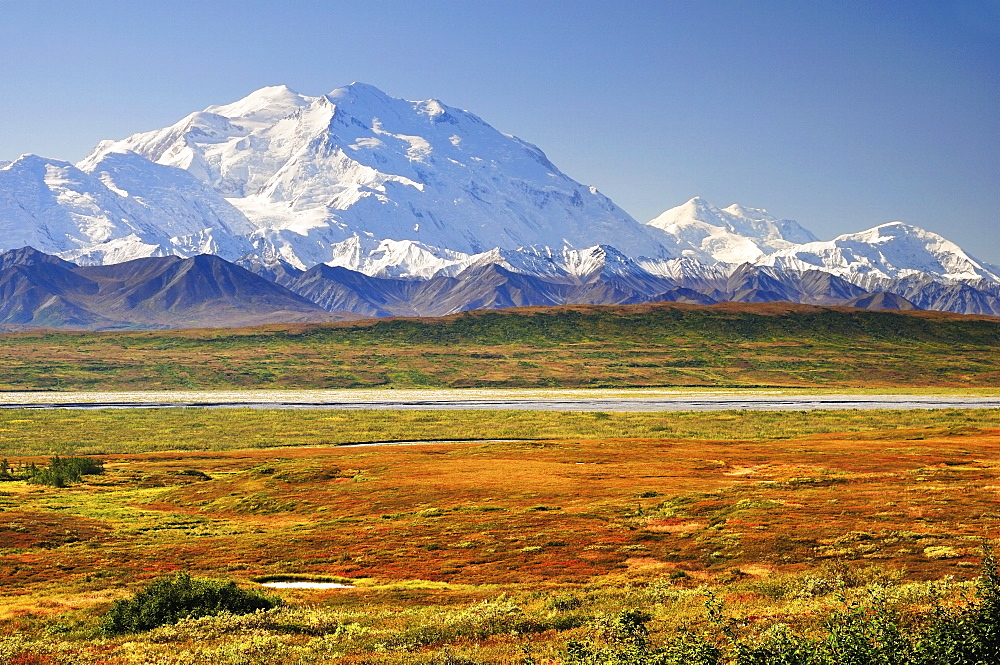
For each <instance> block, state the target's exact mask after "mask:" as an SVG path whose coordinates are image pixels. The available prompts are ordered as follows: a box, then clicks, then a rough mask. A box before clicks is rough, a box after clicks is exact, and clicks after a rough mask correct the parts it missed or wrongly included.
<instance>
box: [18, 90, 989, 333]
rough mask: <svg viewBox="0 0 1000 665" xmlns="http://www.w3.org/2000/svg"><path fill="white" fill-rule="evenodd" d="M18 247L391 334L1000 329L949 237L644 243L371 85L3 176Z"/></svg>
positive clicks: (559, 179)
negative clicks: (283, 295)
mask: <svg viewBox="0 0 1000 665" xmlns="http://www.w3.org/2000/svg"><path fill="white" fill-rule="evenodd" d="M24 246H32V247H35V248H36V249H38V250H41V251H43V252H46V253H48V254H52V255H56V256H58V257H61V258H63V259H67V260H69V261H73V262H75V263H76V264H79V265H81V266H87V265H107V264H117V263H122V262H125V261H131V260H134V259H140V258H146V257H163V256H171V255H175V256H179V257H185V258H188V257H194V256H196V255H198V254H204V253H207V254H215V255H218V256H219V257H221V258H222V259H225V260H227V261H234V262H237V261H238V263H239V265H241V266H243V267H244V268H247V269H248V270H250V271H252V272H254V273H256V274H257V275H260V276H265V277H267V278H268V279H271V280H272V281H277V282H279V283H285V282H287V285H288V286H290V287H292V286H294V287H295V290H296V292H297V293H299V294H300V295H303V296H304V297H309V298H313V297H314V298H315V302H320V304H321V305H323V306H324V307H330V306H332V305H333V304H338V303H339V305H344V306H347V305H348V304H350V303H355V305H356V306H357V307H358V308H359V309H358V310H357V312H358V313H372V312H377V313H379V314H380V315H383V314H385V313H387V312H395V313H404V312H405V313H419V312H433V313H440V312H445V311H460V310H461V309H463V308H468V307H471V306H504V303H508V304H510V303H520V304H529V303H534V304H552V303H555V302H593V303H598V302H614V303H626V302H646V301H649V300H650V299H657V298H659V299H664V300H670V299H684V300H686V301H688V302H713V301H722V300H749V301H766V300H775V299H789V300H797V301H799V302H809V303H815V304H838V303H864V304H865V306H869V305H870V306H890V305H891V306H909V305H906V303H909V304H910V305H913V306H916V307H921V308H931V309H949V310H951V311H960V312H967V313H984V314H1000V268H997V267H996V266H992V265H990V264H987V263H984V262H982V261H979V260H977V259H975V258H974V257H972V256H971V255H969V254H968V253H966V252H965V251H964V250H962V248H960V247H958V246H957V245H955V244H954V243H951V242H949V241H948V240H946V239H944V238H942V237H941V236H939V235H937V234H934V233H931V232H928V231H925V230H922V229H918V228H916V227H912V226H907V225H906V224H903V223H901V222H892V223H890V224H884V225H881V226H878V227H875V228H873V229H869V230H867V231H862V232H859V233H853V234H846V235H842V236H839V237H837V238H835V239H833V240H831V241H820V240H819V239H817V238H816V236H814V235H813V234H812V233H810V232H809V231H808V230H806V229H805V228H803V227H802V226H801V225H799V224H798V223H797V222H795V221H792V220H787V219H780V218H777V217H774V216H772V215H770V214H769V213H768V212H767V211H765V210H763V209H759V208H749V207H743V206H740V205H736V204H734V205H731V206H729V207H726V208H717V207H715V206H713V205H712V204H711V203H709V202H707V201H705V200H703V199H701V198H694V199H691V200H690V201H688V202H686V203H684V204H682V205H679V206H676V207H674V208H670V209H669V210H667V211H665V212H664V213H663V214H661V215H659V216H658V217H656V218H655V219H653V220H651V221H649V222H648V223H646V224H640V223H639V222H637V221H636V220H635V219H633V218H632V217H631V216H629V215H628V214H627V213H626V212H625V211H623V210H622V209H621V208H619V207H618V206H617V205H615V204H614V203H613V202H612V201H611V200H610V199H608V198H607V197H605V196H604V195H602V194H601V193H600V192H598V191H597V190H595V189H594V188H592V187H587V186H585V185H582V184H580V183H578V182H576V181H574V180H572V179H571V178H569V177H568V176H566V175H565V174H564V173H562V172H561V171H560V170H559V169H558V168H557V167H556V166H554V165H553V164H552V163H551V162H550V161H549V160H548V159H547V158H546V156H545V155H544V153H542V151H541V150H539V149H538V148H537V147H535V146H534V145H531V144H530V143H527V142H525V141H522V140H520V139H518V138H516V137H513V136H510V135H506V134H503V133H501V132H499V131H498V130H496V129H494V128H493V127H491V126H490V125H488V124H487V123H486V122H484V121H483V120H481V119H480V118H479V117H477V116H475V115H473V114H472V113H469V112H468V111H463V110H459V109H456V108H452V107H449V106H446V105H444V104H442V103H441V102H438V101H436V100H426V101H407V100H402V99H396V98H393V97H390V96H388V95H386V94H385V93H383V92H382V91H380V90H378V89H377V88H374V87H372V86H369V85H365V84H360V83H354V84H351V85H348V86H345V87H342V88H337V89H336V90H334V91H333V92H331V93H329V94H327V95H320V96H307V95H302V94H299V93H297V92H294V91H292V90H289V89H288V88H286V87H283V86H277V87H269V88H262V89H261V90H258V91H256V92H254V93H252V94H250V95H248V96H247V97H245V98H243V99H241V100H239V101H236V102H233V103H231V104H226V105H220V106H209V107H207V108H206V109H205V110H204V111H199V112H196V113H192V114H190V115H188V116H187V117H185V118H183V119H182V120H180V121H179V122H177V123H175V124H174V125H171V126H170V127H166V128H163V129H159V130H154V131H150V132H144V133H140V134H135V135H133V136H130V137H128V138H125V139H122V140H117V141H103V142H101V143H100V144H99V145H98V146H97V147H96V148H95V149H94V150H93V151H92V153H91V154H90V155H88V156H87V157H86V158H85V159H84V160H82V161H81V162H80V163H79V164H77V165H75V166H74V165H72V164H68V163H66V162H61V161H57V160H50V159H45V158H42V157H38V156H34V155H25V156H22V157H20V158H19V159H17V160H15V161H14V162H9V163H8V162H0V251H2V250H12V249H17V248H21V247H24ZM314 267H319V268H320V269H318V270H315V271H313V270H311V269H312V268H314ZM326 268H336V270H326ZM345 270H346V271H348V272H350V271H354V272H355V273H359V274H361V275H363V276H365V277H367V278H372V279H361V278H359V277H355V276H353V274H351V275H349V274H348V273H347V272H345ZM300 277H301V279H300ZM525 278H531V279H525ZM331 280H333V282H335V284H333V285H331V284H330V283H329V282H331ZM378 280H395V281H391V288H390V286H389V285H390V282H380V281H378ZM470 280H471V281H470ZM415 281H424V282H433V283H429V284H426V285H425V286H422V287H419V288H418V287H416V286H413V285H409V286H408V285H406V282H415ZM477 281H478V282H479V283H478V284H477V283H476V282H477ZM397 282H398V283H397ZM366 288H370V289H374V290H375V292H377V293H382V294H383V295H384V294H391V298H390V297H389V296H388V295H386V296H385V298H382V297H381V296H379V297H374V296H373V297H374V300H371V301H368V300H366V297H365V295H364V293H363V291H364V289H366ZM377 293H376V295H377ZM319 294H324V295H319ZM879 294H892V295H893V296H894V297H886V296H881V295H879ZM410 297H413V298H415V299H416V300H415V301H414V303H412V304H407V300H406V299H407V298H410ZM435 298H440V299H441V300H440V301H439V302H437V301H435ZM533 299H534V300H533ZM535 300H537V303H535ZM904 301H905V302H904ZM339 305H338V306H339ZM351 306H352V307H353V306H354V305H351Z"/></svg>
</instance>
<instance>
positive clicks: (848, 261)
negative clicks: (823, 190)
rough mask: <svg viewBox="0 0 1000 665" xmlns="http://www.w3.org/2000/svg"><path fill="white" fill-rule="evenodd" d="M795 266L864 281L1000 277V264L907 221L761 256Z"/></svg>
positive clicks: (770, 261)
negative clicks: (970, 254) (982, 257)
mask: <svg viewBox="0 0 1000 665" xmlns="http://www.w3.org/2000/svg"><path fill="white" fill-rule="evenodd" d="M758 263H759V264H761V265H773V266H778V267H783V268H792V269H795V270H808V269H819V270H824V271H826V272H831V273H833V274H835V275H840V276H842V277H845V278H846V279H849V280H851V281H855V282H857V283H862V282H863V281H864V280H865V279H866V278H870V277H876V278H888V279H901V278H906V277H913V276H919V275H933V276H936V277H939V278H942V279H945V280H952V281H975V280H978V279H981V278H983V279H987V280H990V281H993V282H1000V269H998V268H997V267H996V266H991V265H989V264H988V263H985V262H982V261H979V260H977V259H975V258H973V257H972V256H969V255H968V254H967V253H966V252H965V251H964V250H963V249H962V248H961V247H959V246H958V245H956V244H955V243H953V242H951V241H950V240H947V239H945V238H943V237H941V236H939V235H938V234H936V233H932V232H930V231H926V230H924V229H920V228H917V227H915V226H910V225H908V224H904V223H902V222H890V223H888V224H882V225H880V226H876V227H875V228H872V229H868V230H867V231H861V232H860V233H849V234H845V235H842V236H837V237H836V238H834V239H833V240H830V241H828V242H810V243H805V244H803V245H799V246H793V247H788V248H785V249H780V250H778V251H776V252H774V253H772V254H771V255H769V256H767V257H765V258H763V259H761V260H759V261H758Z"/></svg>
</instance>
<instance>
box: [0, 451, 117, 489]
mask: <svg viewBox="0 0 1000 665" xmlns="http://www.w3.org/2000/svg"><path fill="white" fill-rule="evenodd" d="M102 473H104V462H102V461H100V460H95V459H91V458H89V457H59V455H53V456H52V459H51V460H49V465H48V466H43V467H39V466H38V465H37V464H35V463H34V462H30V463H24V462H22V463H21V465H20V467H18V468H16V469H15V468H12V467H11V465H10V462H8V461H7V459H6V458H4V459H3V461H0V481H3V480H26V481H28V482H29V483H32V484H34V485H51V486H52V487H66V486H67V485H69V484H70V483H78V482H80V481H81V480H83V476H96V475H100V474H102Z"/></svg>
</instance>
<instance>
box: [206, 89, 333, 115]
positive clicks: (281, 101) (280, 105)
mask: <svg viewBox="0 0 1000 665" xmlns="http://www.w3.org/2000/svg"><path fill="white" fill-rule="evenodd" d="M314 99H315V98H314V97H307V96H305V95H301V94H299V93H297V92H295V91H294V90H292V89H291V88H289V87H288V86H287V85H271V86H266V87H263V88H260V89H258V90H254V91H253V92H251V93H250V94H249V95H247V96H246V97H243V98H242V99H238V100H237V101H235V102H232V103H230V104H223V105H220V106H209V107H208V108H206V109H205V113H212V114H215V115H220V116H223V117H225V118H230V119H236V118H242V119H250V120H266V119H272V118H273V119H278V118H281V117H284V116H287V115H288V114H290V113H293V112H294V111H295V110H297V109H301V108H303V107H305V106H308V105H309V104H310V103H311V102H312V101H313V100H314Z"/></svg>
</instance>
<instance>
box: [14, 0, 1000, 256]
mask: <svg viewBox="0 0 1000 665" xmlns="http://www.w3.org/2000/svg"><path fill="white" fill-rule="evenodd" d="M0 45H2V51H0V128H2V130H0V159H13V158H15V157H16V156H17V155H19V154H21V153H24V152H34V153H38V154H42V155H46V156H49V157H56V158H61V159H67V160H71V161H75V160H77V159H79V158H81V157H82V156H83V155H84V154H86V153H87V152H88V151H89V149H90V148H91V147H92V146H93V145H94V144H95V143H96V142H97V141H98V140H100V139H102V138H121V137H123V136H126V135H128V134H130V133H132V132H136V131H142V130H148V129H153V128H158V127H162V126H166V125H168V124H171V123H173V122H175V121H177V120H178V119H180V118H181V117H183V116H184V115H186V114H187V113H189V112H191V111H194V110H198V109H202V108H204V107H205V106H208V105H210V104H221V103H226V102H229V101H233V100H235V99H238V98H240V97H242V96H244V95H246V94H247V93H249V92H251V91H253V90H255V89H257V88H259V87H262V86H264V85H273V84H277V83H285V84H287V85H289V86H290V87H292V88H293V89H295V90H298V91H299V92H302V93H305V94H321V93H324V92H328V91H330V90H332V89H333V88H335V87H338V86H340V85H343V84H346V83H349V82H351V81H364V82H366V83H371V84H373V85H376V86H378V87H380V88H382V89H383V90H385V91H386V92H387V93H389V94H391V95H394V96H397V97H405V98H408V99H427V98H430V97H435V98H438V99H440V100H441V101H443V102H445V103H446V104H449V105H452V106H457V107H461V108H465V109H469V110H471V111H473V112H474V113H476V114H478V115H479V116H481V117H482V118H484V119H485V120H486V121H487V122H490V123H491V124H493V125H494V126H495V127H497V128H498V129H500V130H501V131H504V132H507V133H511V134H516V135H517V136H520V137H521V138H524V139H526V140H528V141H531V142H533V143H535V144H537V145H538V146H539V147H541V148H542V149H543V150H544V151H545V152H546V153H547V154H548V155H549V157H550V158H551V159H552V161H553V162H554V163H555V164H557V165H558V166H559V167H560V168H561V169H562V170H563V171H565V172H566V173H568V174H569V175H570V176H572V177H574V178H576V179H577V180H580V181H581V182H584V183H587V184H590V185H595V186H596V187H598V188H599V189H601V190H602V191H603V192H604V193H605V194H607V195H608V196H610V197H611V198H612V199H614V200H615V201H616V202H617V203H618V204H619V205H621V206H622V207H623V208H625V209H626V210H627V211H629V212H630V213H631V214H632V215H633V216H635V217H636V218H637V219H639V220H640V221H647V220H648V219H650V218H652V217H654V216H655V215H657V214H659V213H660V212H661V211H663V210H664V209H666V208H668V207H671V206H674V205H677V204H679V203H682V202H683V201H685V200H687V199H688V198H690V197H692V196H695V195H700V196H703V197H705V198H706V199H708V200H709V201H712V202H713V203H715V204H716V205H719V206H725V205H728V204H730V203H733V202H739V203H742V204H743V205H748V206H756V207H763V208H767V209H768V210H770V211H771V212H772V213H773V214H776V215H779V216H782V217H790V218H794V219H798V220H799V221H800V222H802V223H803V224H804V225H805V226H807V227H809V228H810V229H812V230H813V231H814V232H815V233H816V234H817V235H819V236H820V237H822V238H831V237H833V236H834V235H837V234H839V233H845V232H850V231H857V230H861V229H863V228H867V227H870V226H873V225H875V224H880V223H883V222H887V221H890V220H895V219H900V220H903V221H906V222H908V223H911V224H915V225H917V226H922V227H925V228H928V229H930V230H933V231H937V232H939V233H942V234H944V235H945V236H946V237H949V238H950V239H952V240H955V241H956V242H958V243H959V244H960V245H962V246H963V247H965V248H966V249H967V250H968V251H970V252H972V253H973V254H974V255H977V256H979V257H980V258H982V259H985V260H988V261H992V262H995V263H1000V0H992V1H987V0H955V1H949V0H942V1H939V2H921V1H920V0H909V1H899V2H897V1H895V0H879V1H878V2H875V1H868V0H865V1H860V0H858V1H854V0H836V1H834V0H830V1H820V2H813V1H806V0H800V1H795V2H778V1H771V0H758V1H756V2H750V1H738V2H737V1H733V2H725V1H718V2H715V1H712V0H704V1H701V0H691V1H688V2H675V1H672V0H660V1H645V0H630V1H625V2H623V1H621V0H615V1H597V0H575V1H571V0H566V1H564V2H551V1H546V0H530V1H521V0H502V1H501V0H497V1H490V0H454V1H451V0H449V1H444V0H422V1H420V2H408V1H405V0H395V1H392V2H386V1H383V0H355V1H352V2H339V1H336V0H328V1H325V2H313V1H308V0H284V1H282V2H261V1H258V2H247V1H246V0H240V1H239V2H236V1H231V0H209V1H207V2H205V1H202V2H183V1H171V0H158V1H156V2H152V1H139V0H123V1H120V2H112V1H109V0H88V1H84V0H79V1H72V2H71V1H66V0H48V1H45V2H43V1H37V2H32V1H29V0H0Z"/></svg>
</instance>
